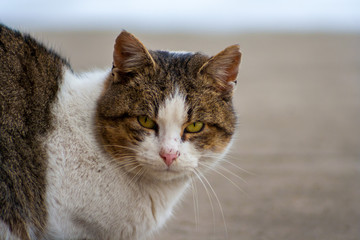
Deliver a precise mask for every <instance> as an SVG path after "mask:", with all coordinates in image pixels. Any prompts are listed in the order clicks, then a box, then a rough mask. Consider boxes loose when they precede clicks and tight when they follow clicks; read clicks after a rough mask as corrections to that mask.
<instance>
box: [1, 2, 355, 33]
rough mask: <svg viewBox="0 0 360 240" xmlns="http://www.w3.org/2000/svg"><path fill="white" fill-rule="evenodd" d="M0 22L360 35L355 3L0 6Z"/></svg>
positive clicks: (41, 26)
mask: <svg viewBox="0 0 360 240" xmlns="http://www.w3.org/2000/svg"><path fill="white" fill-rule="evenodd" d="M0 6H1V7H0V22H2V23H4V24H6V25H9V26H11V27H16V28H25V29H29V30H42V29H45V30H49V29H53V30H64V29H65V30H66V29H70V30H79V29H88V30H89V29H90V30H91V29H97V30H98V29H105V30H113V29H119V28H121V29H122V28H126V29H137V30H139V31H154V30H155V31H171V32H177V31H192V32H209V31H210V32H216V31H229V32H246V31H251V32H256V31H295V32H296V31H310V32H314V31H315V32H316V31H325V32H326V31H350V32H360V1H359V0H299V1H295V0H247V1H245V0H219V1H211V0H181V1H169V0H154V1H150V0H120V1H119V0H118V1H114V0H60V1H51V0H0Z"/></svg>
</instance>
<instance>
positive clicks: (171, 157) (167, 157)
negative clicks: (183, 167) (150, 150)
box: [159, 151, 180, 167]
mask: <svg viewBox="0 0 360 240" xmlns="http://www.w3.org/2000/svg"><path fill="white" fill-rule="evenodd" d="M159 155H160V157H161V158H162V159H164V162H165V164H166V165H167V166H168V167H170V165H171V164H172V163H173V162H174V161H175V160H176V159H177V158H178V157H179V156H180V153H179V152H176V153H169V152H163V151H161V152H160V153H159Z"/></svg>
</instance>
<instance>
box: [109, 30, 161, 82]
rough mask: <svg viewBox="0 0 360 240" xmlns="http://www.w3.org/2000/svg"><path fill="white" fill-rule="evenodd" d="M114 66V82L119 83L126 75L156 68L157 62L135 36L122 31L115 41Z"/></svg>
mask: <svg viewBox="0 0 360 240" xmlns="http://www.w3.org/2000/svg"><path fill="white" fill-rule="evenodd" d="M113 65H114V66H113V76H114V81H115V82H117V81H119V80H120V77H121V76H123V75H124V74H127V73H134V72H137V71H139V70H140V69H144V68H146V67H155V61H154V59H153V58H152V57H151V55H150V53H149V51H148V50H147V49H146V47H145V46H144V45H143V44H142V43H141V42H140V41H139V40H138V39H137V38H136V37H135V36H134V35H132V34H131V33H128V32H127V31H122V32H121V33H120V35H119V36H118V37H117V38H116V41H115V45H114V53H113Z"/></svg>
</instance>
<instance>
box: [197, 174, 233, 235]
mask: <svg viewBox="0 0 360 240" xmlns="http://www.w3.org/2000/svg"><path fill="white" fill-rule="evenodd" d="M195 171H196V172H198V174H199V175H200V176H201V177H202V178H203V179H204V180H205V182H206V183H207V185H208V186H209V187H210V189H211V191H212V193H213V195H214V197H215V199H216V201H217V203H218V206H219V209H220V213H221V217H222V219H223V223H224V228H225V238H226V239H228V238H229V234H228V230H227V224H226V221H225V215H224V211H223V208H222V205H221V203H220V199H219V197H218V196H217V194H216V192H215V190H214V188H213V187H212V186H211V184H210V182H209V181H208V180H207V178H206V177H205V176H204V175H203V174H202V173H201V172H200V171H198V170H196V169H195Z"/></svg>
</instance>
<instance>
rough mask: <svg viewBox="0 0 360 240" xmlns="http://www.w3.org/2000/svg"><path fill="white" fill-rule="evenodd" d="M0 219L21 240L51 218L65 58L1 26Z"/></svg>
mask: <svg viewBox="0 0 360 240" xmlns="http://www.w3.org/2000/svg"><path fill="white" fill-rule="evenodd" d="M0 62H1V67H0V126H1V127H0V219H1V220H2V221H3V222H4V223H6V224H8V226H9V228H10V230H11V231H12V232H13V233H14V234H15V235H17V236H19V237H20V238H21V239H29V233H28V232H27V230H28V225H27V224H28V223H30V224H31V225H32V226H34V227H35V229H36V230H37V232H36V234H37V235H38V236H40V235H41V232H42V230H43V228H44V226H45V222H46V216H47V213H46V206H45V190H46V182H45V171H46V154H45V151H44V149H43V148H42V147H41V140H40V139H41V137H42V136H44V135H45V134H46V132H47V131H49V129H50V128H51V124H50V122H51V116H50V106H51V104H52V102H53V101H54V99H55V97H56V93H57V91H58V87H59V81H60V79H61V77H62V76H61V75H62V70H61V69H62V66H63V65H64V64H66V63H65V61H64V60H62V59H61V58H59V57H58V56H57V55H56V54H54V53H53V52H51V51H49V50H47V49H46V48H45V47H43V46H42V45H41V44H39V43H37V42H36V41H35V40H34V39H32V38H31V37H30V36H28V35H22V34H21V33H19V32H16V31H13V30H11V29H9V28H7V27H5V26H2V25H0Z"/></svg>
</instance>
